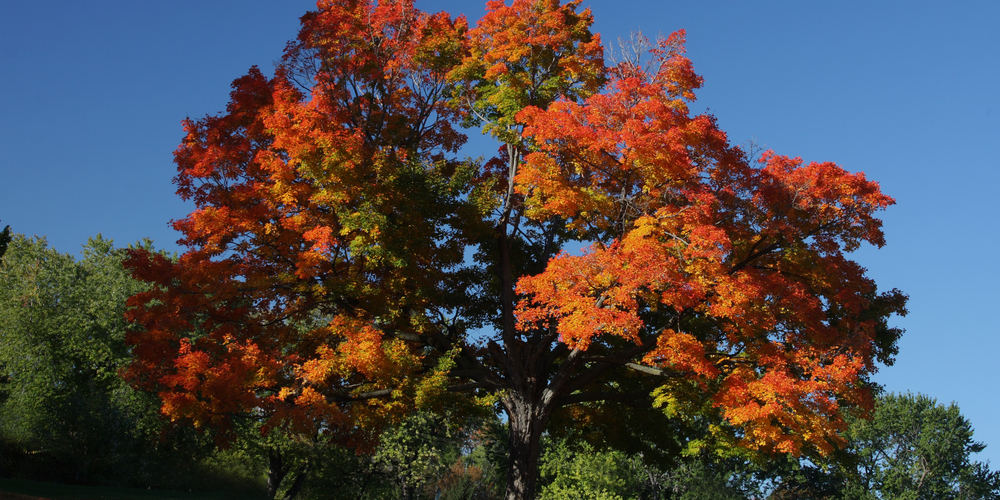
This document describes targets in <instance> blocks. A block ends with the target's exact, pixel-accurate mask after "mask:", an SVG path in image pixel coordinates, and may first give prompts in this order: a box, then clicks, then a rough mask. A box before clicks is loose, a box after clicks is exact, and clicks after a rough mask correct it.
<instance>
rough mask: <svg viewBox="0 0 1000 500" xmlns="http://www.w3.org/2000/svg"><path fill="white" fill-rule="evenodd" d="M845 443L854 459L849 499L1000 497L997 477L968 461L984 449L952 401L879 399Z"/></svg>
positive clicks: (909, 396)
mask: <svg viewBox="0 0 1000 500" xmlns="http://www.w3.org/2000/svg"><path fill="white" fill-rule="evenodd" d="M847 439H848V442H849V450H850V451H851V452H852V453H853V454H854V455H855V456H856V457H857V458H858V468H857V474H856V477H857V481H856V482H853V483H851V487H850V488H849V490H850V491H849V496H851V497H852V498H866V499H867V498H871V499H874V498H912V499H915V500H916V499H928V500H929V499H990V498H1000V473H998V472H993V471H990V468H989V464H988V463H982V462H977V461H974V460H973V459H972V457H971V455H972V454H973V453H979V452H980V451H983V449H984V448H986V445H985V444H983V443H980V442H976V441H973V440H972V424H971V423H970V422H969V421H968V420H966V418H965V417H964V416H962V414H961V412H960V411H959V408H958V406H956V405H955V404H954V403H952V404H950V405H948V406H945V405H941V404H938V403H937V401H936V400H934V399H933V398H930V397H928V396H924V395H920V394H917V395H914V394H909V393H907V394H889V395H886V396H883V397H881V398H880V399H879V401H878V403H877V404H876V406H875V411H874V413H873V414H872V418H871V420H864V419H857V420H855V421H853V422H852V423H851V426H850V429H849V431H848V433H847Z"/></svg>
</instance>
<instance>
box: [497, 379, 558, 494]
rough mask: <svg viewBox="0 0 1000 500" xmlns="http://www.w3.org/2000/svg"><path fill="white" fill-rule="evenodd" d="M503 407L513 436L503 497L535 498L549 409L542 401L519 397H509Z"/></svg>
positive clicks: (510, 440)
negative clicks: (543, 435) (540, 402)
mask: <svg viewBox="0 0 1000 500" xmlns="http://www.w3.org/2000/svg"><path fill="white" fill-rule="evenodd" d="M504 406H505V407H506V409H507V419H508V420H507V421H508V426H509V429H510V438H509V440H508V442H507V450H508V458H507V493H506V495H505V496H504V500H534V498H535V489H536V487H537V485H538V459H539V456H540V454H541V441H542V431H543V430H545V424H546V422H547V421H548V416H549V413H550V412H549V410H548V409H547V408H545V407H544V406H542V405H541V404H539V403H533V402H531V401H526V400H525V399H523V398H518V397H517V396H513V397H508V398H507V400H506V401H505V404H504Z"/></svg>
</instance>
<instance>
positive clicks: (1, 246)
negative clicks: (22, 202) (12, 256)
mask: <svg viewBox="0 0 1000 500" xmlns="http://www.w3.org/2000/svg"><path fill="white" fill-rule="evenodd" d="M10 240H11V235H10V226H6V227H4V228H3V231H2V232H0V259H2V258H3V254H4V253H6V252H7V245H9V244H10Z"/></svg>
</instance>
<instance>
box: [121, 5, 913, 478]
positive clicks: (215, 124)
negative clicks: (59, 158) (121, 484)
mask: <svg viewBox="0 0 1000 500" xmlns="http://www.w3.org/2000/svg"><path fill="white" fill-rule="evenodd" d="M487 8H488V12H487V14H486V16H484V17H483V19H481V20H479V21H478V22H477V23H476V26H475V27H474V28H470V27H469V25H468V23H467V22H466V20H465V19H464V18H462V17H459V18H451V17H450V16H449V15H448V14H446V13H439V14H434V15H431V14H427V13H423V12H420V11H418V10H416V9H415V8H414V7H413V6H412V5H411V3H410V2H408V1H406V0H398V1H379V2H377V3H376V2H370V1H349V0H330V1H326V0H324V1H320V2H319V3H318V4H317V10H316V11H315V12H310V13H308V14H306V15H305V16H304V17H303V18H302V31H301V32H300V34H299V38H298V40H297V41H295V42H292V43H290V44H289V46H288V48H287V50H286V54H285V57H284V59H283V62H282V64H281V65H280V66H279V67H278V69H277V71H276V74H275V76H274V77H273V78H270V79H269V78H267V77H265V76H264V75H263V74H262V73H261V72H260V71H258V70H257V69H256V68H254V69H251V70H250V72H249V73H248V74H247V75H246V76H244V77H242V78H239V79H237V80H236V81H235V82H234V83H233V91H232V94H231V100H230V104H229V106H228V108H227V110H226V112H225V113H223V114H222V115H220V116H209V117H206V118H203V119H201V120H196V121H193V120H187V121H185V122H184V127H185V130H186V133H187V135H186V137H185V139H184V141H183V142H182V144H181V145H180V147H179V148H178V149H177V151H176V153H175V160H176V163H177V166H178V175H177V177H176V178H175V182H176V184H177V186H178V194H179V195H180V196H181V197H183V198H184V199H189V200H192V201H194V202H195V204H196V206H197V209H196V210H195V211H194V212H192V213H191V214H190V215H188V216H187V217H186V218H184V219H181V220H178V221H175V222H174V227H175V228H176V229H177V230H178V231H180V232H181V233H182V235H183V237H182V239H181V243H182V244H183V245H185V246H186V247H187V248H188V251H187V252H186V253H184V254H183V255H182V256H181V257H180V258H179V259H177V260H176V261H172V260H170V259H168V258H166V257H164V256H163V255H160V254H154V253H148V252H144V251H142V250H136V251H133V253H132V256H131V259H130V260H129V262H128V265H129V267H130V268H131V269H132V271H133V273H134V274H135V276H137V277H138V278H141V279H143V280H146V281H148V282H151V283H153V284H154V285H155V286H154V287H152V288H151V290H150V291H149V292H146V293H143V294H140V295H137V296H135V297H133V298H132V300H131V302H130V304H131V306H132V310H131V312H130V318H131V319H132V320H133V321H134V322H135V323H137V324H138V325H140V327H141V328H140V329H138V330H137V332H136V333H134V334H133V335H132V337H131V342H132V344H133V345H134V354H135V359H136V361H135V362H134V363H133V365H132V366H131V368H130V369H129V371H128V376H129V377H130V379H131V380H133V381H134V383H136V384H138V385H141V386H143V387H146V388H148V389H151V390H155V391H157V392H158V393H159V394H160V396H161V398H162V400H163V412H164V413H166V414H167V415H169V416H170V417H171V418H174V419H190V420H191V421H193V422H194V423H195V424H196V425H204V426H209V427H211V428H213V429H216V430H218V431H219V432H220V433H221V434H220V435H224V434H225V432H226V429H228V428H229V427H228V426H229V425H230V422H231V419H232V418H233V417H234V416H236V415H240V414H253V415H257V416H258V417H259V418H264V419H268V421H269V422H270V424H271V425H277V424H278V423H282V422H285V423H289V422H290V423H293V424H294V425H295V426H296V427H297V428H299V429H302V430H303V431H305V430H312V431H316V430H317V429H323V431H324V432H333V433H337V434H338V435H340V436H342V437H343V439H344V440H345V441H346V442H349V443H353V444H355V445H359V446H364V445H367V444H370V443H371V442H372V440H373V439H374V437H375V436H376V435H377V430H378V429H379V428H380V426H382V425H384V424H385V423H387V422H392V421H394V420H395V419H397V418H399V417H400V416H401V415H403V414H405V413H407V412H408V411H411V410H412V409H413V408H415V407H421V408H432V407H435V405H437V406H440V405H451V404H459V401H461V400H462V399H465V400H469V398H472V399H474V400H475V399H477V398H478V400H479V401H487V402H488V401H491V400H497V401H499V403H500V404H501V405H502V406H503V408H504V409H505V411H506V412H507V413H508V417H509V422H510V429H511V443H510V447H511V465H510V466H509V467H510V469H509V472H508V474H509V475H508V481H509V485H508V497H509V498H530V497H531V496H532V495H533V494H534V483H533V481H534V480H533V479H526V477H527V476H529V475H533V474H534V472H536V471H537V456H538V450H537V440H538V438H540V436H541V431H542V429H544V426H545V423H546V422H547V421H548V419H549V417H550V416H551V415H552V413H553V411H555V410H556V409H558V408H560V407H563V406H566V405H576V406H579V405H584V406H585V405H587V404H592V403H594V402H600V401H624V400H629V401H632V402H633V403H634V402H636V401H639V402H641V403H642V404H645V405H651V404H655V405H658V406H659V407H661V408H662V409H663V411H664V412H666V413H667V414H676V413H677V412H681V413H683V412H684V411H687V410H685V409H688V410H690V409H692V408H699V410H697V411H710V412H715V413H716V414H717V415H718V416H719V417H720V418H721V419H722V421H723V422H725V423H726V424H727V425H728V426H729V427H730V428H731V429H732V431H731V433H730V435H729V436H730V438H731V439H732V440H734V442H738V443H739V444H740V445H741V446H744V447H747V448H750V449H756V450H761V451H766V452H774V451H776V452H787V453H793V454H796V455H798V454H801V453H819V454H827V453H829V452H830V451H831V450H832V449H833V448H834V447H835V446H837V445H838V444H839V443H841V441H842V440H841V438H840V437H839V435H838V433H839V432H840V431H842V430H843V429H844V420H843V412H844V410H845V409H846V408H866V407H868V406H870V404H871V401H870V394H869V389H868V388H869V383H868V376H869V375H870V374H872V373H873V372H874V371H875V370H876V362H883V363H889V362H891V359H892V356H893V354H894V353H895V349H896V348H895V343H896V340H897V338H898V336H899V334H900V331H899V330H897V329H893V328H889V327H888V326H887V323H886V321H887V319H888V317H889V316H890V315H891V314H893V313H904V312H905V310H904V304H905V296H903V295H902V294H901V293H899V292H898V291H892V292H889V293H879V292H878V291H877V290H876V286H875V283H874V282H873V281H872V280H871V279H870V278H868V277H867V276H866V275H865V270H864V269H863V268H862V267H861V266H859V265H858V264H857V263H855V262H853V261H851V260H850V259H848V258H847V257H846V253H848V252H850V251H852V250H854V249H856V248H858V247H859V245H861V244H863V243H869V244H872V245H875V246H882V245H883V244H884V239H883V234H882V231H881V221H880V220H879V219H878V218H876V217H875V214H876V212H878V211H880V210H883V209H885V208H886V207H888V206H889V205H891V204H892V203H893V200H892V198H889V197H888V196H886V195H884V194H882V193H881V191H880V190H879V187H878V184H877V183H875V182H873V181H869V180H867V179H866V178H865V176H864V175H863V174H861V173H850V172H848V171H846V170H844V169H843V168H841V167H839V166H837V165H834V164H832V163H805V162H804V161H802V160H800V159H797V158H788V157H785V156H781V155H777V154H775V153H772V152H770V151H768V152H763V153H762V154H759V155H755V154H754V153H755V152H753V151H746V150H744V149H741V148H739V147H734V146H732V145H731V144H730V143H729V139H728V138H727V136H726V134H725V133H724V132H722V131H721V130H719V129H718V127H717V123H716V121H715V119H714V118H713V117H712V116H709V115H692V114H691V113H690V111H689V108H688V105H689V103H690V102H692V101H693V100H694V98H695V95H694V92H695V90H697V89H698V88H699V87H700V85H701V83H702V80H701V78H700V77H699V76H698V75H697V74H696V73H695V72H694V69H693V66H692V63H691V61H690V60H688V59H687V58H686V57H685V56H684V32H678V33H674V34H673V35H671V36H670V37H667V38H664V39H661V40H658V41H655V42H649V41H647V40H646V39H645V38H642V37H641V35H640V36H637V37H634V38H633V40H632V41H631V42H627V43H623V44H621V46H620V48H619V49H618V50H617V51H616V52H615V53H614V54H610V55H609V54H605V53H604V49H603V45H602V41H601V39H600V37H599V36H598V35H597V34H593V33H591V32H590V31H589V27H590V24H591V22H592V19H591V15H590V12H589V10H583V11H579V2H578V1H577V2H571V3H569V4H565V5H561V4H559V3H558V1H556V0H539V1H525V0H517V1H515V2H514V3H513V4H512V5H510V6H508V5H505V4H504V3H503V2H500V1H491V2H489V3H488V4H487ZM609 61H610V62H609ZM463 125H464V126H473V127H477V128H481V129H482V130H483V131H484V132H485V133H487V134H489V135H491V136H492V137H494V138H496V139H497V140H498V141H499V142H500V143H501V148H500V150H499V153H498V154H497V156H496V157H495V158H492V159H489V160H487V161H479V160H475V159H462V158H460V157H459V148H460V147H461V146H462V144H463V143H464V141H465V139H466V137H465V136H464V135H463V129H462V128H461V126H463ZM584 246H586V249H585V250H584V251H582V252H579V251H577V250H578V249H579V248H581V247H584ZM636 376H641V377H645V378H647V379H649V380H651V381H653V385H652V386H650V387H651V388H652V389H651V390H652V392H650V390H646V391H645V393H640V394H628V393H626V392H623V390H624V389H623V387H625V384H621V383H619V382H616V380H620V377H636ZM616 377H618V379H616ZM490 398H493V399H490ZM697 400H701V401H702V402H701V403H698V401H697Z"/></svg>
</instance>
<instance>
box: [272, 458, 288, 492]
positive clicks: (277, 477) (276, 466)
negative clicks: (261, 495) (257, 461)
mask: <svg viewBox="0 0 1000 500" xmlns="http://www.w3.org/2000/svg"><path fill="white" fill-rule="evenodd" d="M286 474H288V469H286V468H284V464H283V463H282V460H281V452H279V451H278V450H275V449H269V450H267V497H268V498H271V499H273V498H275V496H276V495H277V494H278V487H279V486H281V481H283V480H284V479H285V475H286Z"/></svg>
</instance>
